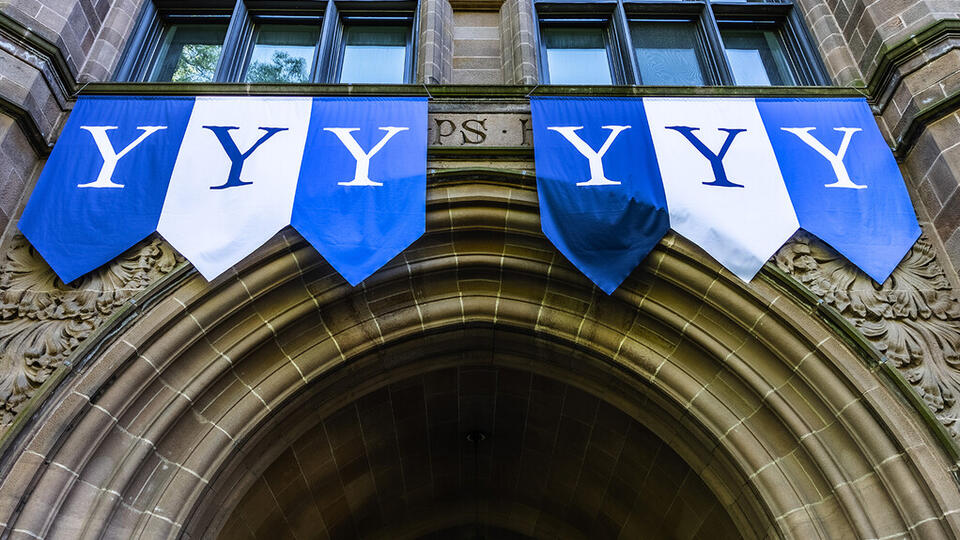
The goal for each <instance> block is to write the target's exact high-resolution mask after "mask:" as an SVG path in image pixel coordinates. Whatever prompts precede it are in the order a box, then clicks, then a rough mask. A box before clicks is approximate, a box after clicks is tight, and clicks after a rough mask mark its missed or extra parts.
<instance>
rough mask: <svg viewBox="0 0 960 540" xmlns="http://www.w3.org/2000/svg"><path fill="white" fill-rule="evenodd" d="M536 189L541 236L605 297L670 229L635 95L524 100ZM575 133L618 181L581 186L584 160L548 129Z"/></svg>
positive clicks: (585, 176)
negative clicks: (528, 113)
mask: <svg viewBox="0 0 960 540" xmlns="http://www.w3.org/2000/svg"><path fill="white" fill-rule="evenodd" d="M530 110H531V113H532V119H533V142H534V150H535V153H534V156H535V160H536V166H537V193H538V196H539V199H540V223H541V227H542V229H543V233H544V234H545V235H546V236H547V238H549V239H550V241H551V242H553V244H554V245H555V246H557V248H558V249H559V250H560V252H561V253H563V254H564V255H565V256H566V257H567V258H568V259H569V260H570V262H572V263H573V264H574V266H576V267H577V268H579V269H580V271H582V272H583V273H584V274H585V275H586V276H587V277H588V278H590V280H592V281H593V282H594V283H595V284H596V285H597V286H598V287H600V288H601V289H602V290H603V291H604V292H606V293H607V294H611V293H612V292H613V291H614V290H615V289H616V288H617V287H618V286H619V285H620V283H622V282H623V280H624V279H626V277H627V276H628V275H629V274H630V272H631V271H633V269H634V268H635V267H636V266H637V264H639V263H640V261H642V260H643V259H644V257H646V256H647V254H648V253H649V252H650V250H651V249H653V247H654V246H655V245H656V244H657V242H659V241H660V239H661V238H662V237H663V235H664V234H666V232H667V229H668V228H669V218H668V214H667V202H666V197H665V196H664V193H663V184H662V182H661V179H660V171H659V168H658V166H657V160H656V156H655V155H654V151H653V142H652V140H651V138H650V131H649V128H648V126H647V118H646V113H645V112H644V108H643V103H642V101H641V100H640V99H605V98H593V99H591V98H578V99H565V98H542V97H535V98H532V99H531V102H530ZM576 126H583V127H582V129H578V130H576V131H575V133H576V134H577V136H578V137H580V139H581V141H582V142H584V143H586V145H587V146H588V147H589V148H590V149H592V150H593V151H594V152H597V153H599V151H600V150H601V149H602V147H603V145H604V143H606V142H607V141H608V140H609V139H610V137H611V136H612V134H613V133H614V131H615V129H619V128H613V127H607V128H604V127H603V126H621V127H622V126H630V128H629V129H623V130H622V131H620V132H619V133H618V134H617V135H616V138H614V139H613V140H612V142H610V145H609V147H608V149H607V151H606V153H604V154H603V156H602V158H601V162H602V166H603V174H604V177H605V179H606V180H609V181H610V182H619V185H612V184H606V185H581V186H578V185H577V183H583V182H586V181H590V179H591V178H594V177H593V176H592V173H591V169H590V164H589V161H588V159H587V158H586V157H585V155H584V154H582V153H581V152H580V151H579V150H577V149H576V148H575V146H574V144H572V143H571V141H570V140H569V139H568V138H567V137H566V136H564V135H562V134H561V133H560V132H558V131H557V130H551V129H548V128H550V127H554V128H556V127H576Z"/></svg>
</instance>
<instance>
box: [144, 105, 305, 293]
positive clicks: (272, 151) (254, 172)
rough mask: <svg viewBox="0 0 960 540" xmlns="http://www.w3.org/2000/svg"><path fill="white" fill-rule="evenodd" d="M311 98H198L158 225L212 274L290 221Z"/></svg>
mask: <svg viewBox="0 0 960 540" xmlns="http://www.w3.org/2000/svg"><path fill="white" fill-rule="evenodd" d="M311 104H312V100H311V98H308V97H305V98H299V97H297V98H284V97H198V98H197V99H196V103H195V105H194V108H193V114H192V115H191V117H190V122H189V124H188V125H187V130H186V133H185V135H184V137H183V143H182V145H181V147H180V154H179V155H178V156H177V162H176V165H175V166H174V169H173V174H172V176H171V178H170V187H169V188H168V190H167V196H166V199H165V200H164V204H163V211H162V212H161V214H160V223H159V225H158V226H157V231H158V232H159V233H160V234H162V235H163V237H164V238H166V239H167V241H169V242H170V243H171V244H172V245H173V247H175V248H176V249H177V250H178V251H179V252H180V253H182V254H183V255H184V256H185V257H186V258H187V259H189V260H190V262H192V263H193V264H194V266H196V267H197V270H199V271H200V273H201V274H203V276H204V277H205V278H207V279H208V280H209V279H213V278H214V277H216V276H218V275H219V274H221V273H222V272H223V271H224V270H226V269H227V268H229V267H231V266H233V265H234V264H236V263H237V262H239V261H240V260H241V259H243V258H244V257H246V256H247V255H249V254H250V253H252V252H253V251H254V250H255V249H257V248H258V247H260V246H261V245H262V244H263V243H264V242H266V241H267V240H268V239H270V237H271V236H273V235H274V234H276V233H277V231H279V230H280V229H282V228H283V227H285V226H287V225H289V224H290V213H291V211H292V209H293V198H294V194H295V193H296V189H297V178H298V176H299V174H300V163H301V160H302V159H303V152H304V144H305V143H306V139H307V126H308V124H309V122H310V109H311Z"/></svg>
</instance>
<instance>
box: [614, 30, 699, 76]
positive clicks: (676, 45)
mask: <svg viewBox="0 0 960 540" xmlns="http://www.w3.org/2000/svg"><path fill="white" fill-rule="evenodd" d="M630 33H631V38H632V39H633V48H634V50H635V51H636V53H637V67H638V68H639V70H640V82H641V84H653V85H690V86H700V85H703V84H706V81H707V78H706V76H705V75H704V69H703V64H704V61H703V51H702V48H701V46H700V44H699V40H698V39H697V27H696V25H695V24H694V23H692V22H687V21H678V22H674V21H635V22H632V23H631V24H630Z"/></svg>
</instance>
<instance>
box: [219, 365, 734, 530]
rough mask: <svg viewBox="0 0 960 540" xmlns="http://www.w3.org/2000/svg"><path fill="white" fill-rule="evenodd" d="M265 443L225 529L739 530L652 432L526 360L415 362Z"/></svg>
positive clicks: (697, 477)
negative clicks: (410, 370)
mask: <svg viewBox="0 0 960 540" xmlns="http://www.w3.org/2000/svg"><path fill="white" fill-rule="evenodd" d="M276 443H277V444H278V445H284V446H285V448H282V449H277V450H274V451H270V452H267V453H269V454H275V455H276V457H275V458H273V459H272V462H270V463H269V464H266V465H265V466H264V465H262V464H261V465H260V466H259V468H260V469H262V472H261V473H260V474H258V475H257V476H256V478H255V480H253V481H252V482H249V483H248V487H247V488H246V489H247V491H246V493H245V494H244V495H243V496H242V498H241V499H240V501H239V503H238V504H237V505H236V507H235V508H233V510H232V513H231V515H230V517H229V518H228V519H227V520H226V522H225V525H224V528H223V529H222V530H221V531H220V533H219V537H220V538H222V539H228V538H246V537H255V538H286V537H290V538H356V537H360V538H454V539H456V538H471V539H474V538H486V539H513V538H558V537H560V538H643V537H651V538H693V537H700V536H703V535H706V534H709V535H710V536H712V537H714V538H740V537H742V534H741V533H740V532H739V531H738V530H737V528H736V526H735V525H734V522H733V520H732V519H731V517H730V516H729V515H728V513H727V511H726V510H725V508H724V506H723V505H722V504H721V502H720V501H719V499H718V498H717V496H715V495H714V493H713V492H712V491H711V489H710V488H709V487H708V486H707V484H706V483H705V482H704V480H703V479H701V477H700V475H699V474H698V472H696V471H695V470H694V469H693V468H691V466H690V465H688V464H687V462H686V461H684V459H683V458H682V457H681V456H680V455H679V454H678V453H677V451H675V450H674V449H673V448H671V447H670V445H669V444H667V443H665V442H664V441H663V440H662V439H661V438H660V437H658V436H657V435H656V434H655V433H654V432H653V431H651V429H649V428H648V427H647V426H645V425H644V424H643V423H641V422H639V421H637V420H636V419H634V418H632V417H631V416H629V415H628V414H626V413H625V412H623V411H621V410H620V409H618V408H617V407H616V406H614V405H612V404H611V403H609V402H608V401H606V400H604V399H603V397H602V396H600V397H598V396H596V395H593V394H591V393H589V392H587V391H585V390H583V389H581V388H578V387H577V386H574V385H572V384H569V383H567V382H564V381H561V380H558V379H554V378H550V377H547V376H544V375H540V374H536V373H532V372H530V371H526V370H522V369H515V368H507V367H501V366H497V365H490V364H479V365H477V364H475V365H469V364H467V365H459V366H453V367H446V368H443V369H436V370H433V371H427V372H425V373H420V374H416V375H414V376H410V377H407V378H404V379H402V380H397V381H395V382H391V383H390V384H386V385H383V386H381V387H379V388H377V389H375V390H373V391H370V392H368V393H366V394H364V395H361V396H359V397H357V399H354V400H353V401H351V402H350V403H349V404H347V405H346V406H343V407H341V408H339V409H338V410H336V411H335V412H333V413H332V414H329V415H326V416H324V417H322V418H318V421H317V422H315V423H314V424H313V425H311V426H309V427H307V428H306V429H304V430H303V431H302V433H300V434H298V435H297V436H296V437H295V438H293V440H292V443H288V442H287V441H286V440H285V439H283V438H280V439H276ZM251 457H252V458H254V461H255V460H256V459H259V458H260V456H259V453H258V454H257V455H254V456H251Z"/></svg>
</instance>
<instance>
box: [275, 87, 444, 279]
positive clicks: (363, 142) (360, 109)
mask: <svg viewBox="0 0 960 540" xmlns="http://www.w3.org/2000/svg"><path fill="white" fill-rule="evenodd" d="M426 166H427V100H426V99H424V98H314V101H313V110H312V112H311V115H310V127H309V129H308V134H307V143H306V150H305V153H304V156H303V163H302V166H301V169H300V180H299V183H298V184H297V191H296V196H295V198H294V201H293V215H292V217H291V224H292V225H293V226H294V228H296V229H297V230H298V231H299V232H300V234H302V235H303V237H304V238H306V239H307V241H308V242H310V244H312V245H313V246H314V247H315V248H317V251H319V252H320V254H321V255H323V257H324V259H326V260H327V262H329V263H330V265H331V266H333V267H334V268H335V269H336V270H337V271H338V272H339V273H340V275H342V276H343V277H344V278H346V280H347V281H349V282H350V284H351V285H356V284H357V283H359V282H361V281H363V280H364V279H365V278H366V277H367V276H369V275H370V274H372V273H373V272H375V271H376V270H377V269H378V268H380V267H381V266H383V265H384V264H386V263H387V262H388V261H389V260H390V259H392V258H393V257H395V256H396V255H397V254H399V253H400V252H401V251H403V249H404V248H406V247H407V246H409V245H410V244H411V243H412V242H413V241H414V240H416V239H417V238H419V237H420V236H421V235H422V234H423V232H424V229H425V227H426V190H427V180H426Z"/></svg>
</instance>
